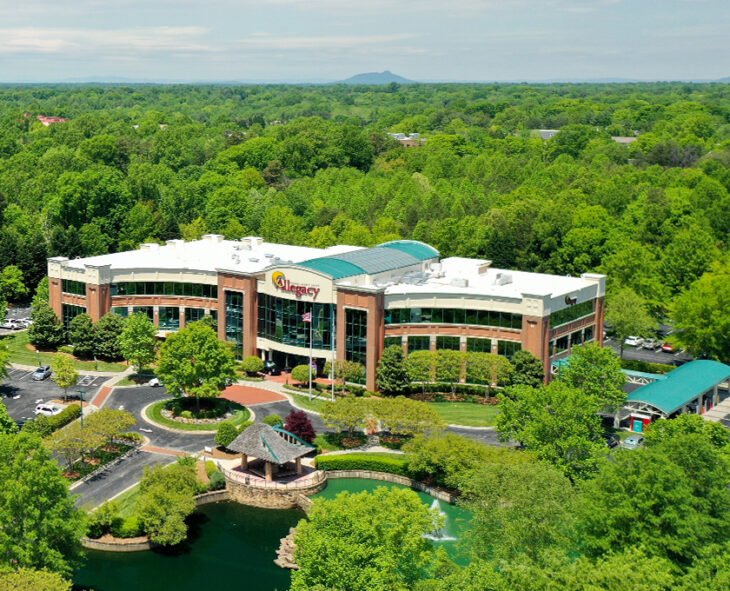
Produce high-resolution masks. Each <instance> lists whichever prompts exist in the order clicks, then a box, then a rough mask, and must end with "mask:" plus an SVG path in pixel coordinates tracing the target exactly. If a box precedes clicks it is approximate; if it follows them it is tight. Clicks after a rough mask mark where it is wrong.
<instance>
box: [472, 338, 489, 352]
mask: <svg viewBox="0 0 730 591" xmlns="http://www.w3.org/2000/svg"><path fill="white" fill-rule="evenodd" d="M466 350H467V351H469V352H470V353H491V352H492V339H477V338H473V339H472V338H467V339H466Z"/></svg>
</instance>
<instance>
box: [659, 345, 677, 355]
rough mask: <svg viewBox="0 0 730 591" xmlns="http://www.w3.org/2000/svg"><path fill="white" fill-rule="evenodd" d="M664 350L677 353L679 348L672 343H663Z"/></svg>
mask: <svg viewBox="0 0 730 591" xmlns="http://www.w3.org/2000/svg"><path fill="white" fill-rule="evenodd" d="M662 351H663V352H664V353H675V352H676V351H677V348H676V347H675V346H674V345H672V343H663V344H662Z"/></svg>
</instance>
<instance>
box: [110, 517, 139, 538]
mask: <svg viewBox="0 0 730 591" xmlns="http://www.w3.org/2000/svg"><path fill="white" fill-rule="evenodd" d="M111 534H112V535H113V536H114V537H115V538H136V537H137V536H141V535H142V527H141V525H140V523H139V518H138V517H137V516H136V515H133V516H132V517H127V518H126V519H118V520H116V521H115V522H114V524H113V525H112V528H111Z"/></svg>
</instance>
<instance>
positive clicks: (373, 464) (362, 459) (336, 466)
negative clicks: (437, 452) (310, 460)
mask: <svg viewBox="0 0 730 591" xmlns="http://www.w3.org/2000/svg"><path fill="white" fill-rule="evenodd" d="M314 464H315V466H316V467H317V468H319V469H320V470H372V471H373V472H389V473H390V474H399V475H401V476H408V475H409V474H408V469H407V464H408V461H407V460H406V456H405V455H403V456H402V457H401V456H396V455H394V456H392V457H390V456H379V455H374V454H367V453H364V454H342V455H323V456H317V457H316V458H315V459H314Z"/></svg>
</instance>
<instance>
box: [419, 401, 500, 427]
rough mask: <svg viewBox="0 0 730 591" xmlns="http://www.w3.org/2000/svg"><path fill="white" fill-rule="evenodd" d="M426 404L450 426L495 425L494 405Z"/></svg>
mask: <svg viewBox="0 0 730 591" xmlns="http://www.w3.org/2000/svg"><path fill="white" fill-rule="evenodd" d="M428 404H429V405H430V406H431V407H432V408H433V409H435V410H436V412H438V413H439V414H440V415H441V417H442V418H443V419H444V421H446V422H447V423H449V424H450V425H464V426H466V427H494V425H496V423H497V412H498V411H497V405H496V404H493V405H488V404H476V403H473V402H429V403H428Z"/></svg>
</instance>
